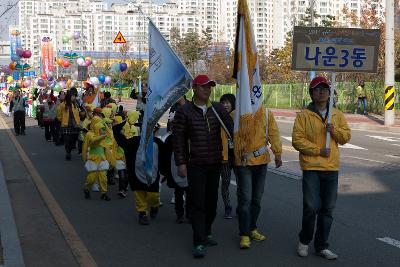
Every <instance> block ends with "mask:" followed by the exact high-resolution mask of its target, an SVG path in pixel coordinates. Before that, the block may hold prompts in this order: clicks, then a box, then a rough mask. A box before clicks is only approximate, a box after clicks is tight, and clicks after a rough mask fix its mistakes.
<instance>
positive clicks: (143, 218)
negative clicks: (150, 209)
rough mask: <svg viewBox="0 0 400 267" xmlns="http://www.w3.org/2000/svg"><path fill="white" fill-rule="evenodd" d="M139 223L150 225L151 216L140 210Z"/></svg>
mask: <svg viewBox="0 0 400 267" xmlns="http://www.w3.org/2000/svg"><path fill="white" fill-rule="evenodd" d="M138 221H139V224H141V225H149V224H150V222H149V218H148V217H147V215H146V212H140V213H139V216H138Z"/></svg>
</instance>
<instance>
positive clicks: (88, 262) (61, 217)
mask: <svg viewBox="0 0 400 267" xmlns="http://www.w3.org/2000/svg"><path fill="white" fill-rule="evenodd" d="M0 120H1V123H2V124H3V127H4V129H6V131H7V134H8V136H9V138H10V139H11V142H12V143H13V144H14V146H15V148H16V149H17V152H18V154H19V156H20V158H21V160H22V162H23V163H24V165H25V167H26V169H27V170H28V172H29V174H30V176H31V177H32V181H33V182H34V184H35V186H36V188H37V189H38V191H39V193H40V195H41V196H42V199H43V201H44V202H45V204H46V205H47V208H48V209H49V211H50V213H51V215H52V216H53V218H54V220H55V222H56V223H57V225H58V227H59V229H60V230H61V233H62V234H63V236H64V238H65V240H66V242H67V244H68V246H69V247H70V248H71V251H72V254H73V255H74V257H75V260H76V261H77V263H78V264H79V265H80V266H82V267H97V264H96V262H95V260H94V258H93V257H92V255H91V254H90V252H89V250H88V249H87V248H86V246H85V244H84V243H83V241H82V240H81V239H80V237H79V235H78V233H77V232H76V231H75V229H74V227H73V226H72V224H71V223H70V221H69V220H68V218H67V216H66V215H65V214H64V212H63V210H62V209H61V207H60V206H59V205H58V203H57V201H56V199H55V198H54V196H53V194H52V193H51V192H50V190H49V189H48V188H47V186H46V184H45V182H44V181H43V179H42V177H41V176H40V174H39V172H38V171H37V169H36V168H35V166H34V165H33V163H32V161H31V160H30V159H29V157H28V156H27V154H26V153H25V151H24V149H23V148H22V146H21V145H20V143H19V142H18V140H17V139H16V138H15V136H14V134H13V133H12V132H11V130H10V128H9V127H8V125H7V123H6V122H5V120H4V119H3V118H2V117H1V116H0Z"/></svg>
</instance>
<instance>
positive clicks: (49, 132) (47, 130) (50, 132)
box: [43, 121, 57, 142]
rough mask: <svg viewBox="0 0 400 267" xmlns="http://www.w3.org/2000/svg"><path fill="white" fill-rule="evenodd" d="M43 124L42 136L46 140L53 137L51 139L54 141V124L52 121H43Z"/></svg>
mask: <svg viewBox="0 0 400 267" xmlns="http://www.w3.org/2000/svg"><path fill="white" fill-rule="evenodd" d="M43 124H44V137H45V138H46V140H51V139H52V138H53V141H54V142H55V141H56V139H57V137H56V129H55V126H54V121H43Z"/></svg>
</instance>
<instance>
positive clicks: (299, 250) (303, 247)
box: [297, 242, 308, 257]
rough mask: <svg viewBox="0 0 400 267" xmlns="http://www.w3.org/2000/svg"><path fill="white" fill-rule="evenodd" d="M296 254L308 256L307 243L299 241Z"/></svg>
mask: <svg viewBox="0 0 400 267" xmlns="http://www.w3.org/2000/svg"><path fill="white" fill-rule="evenodd" d="M297 254H298V255H299V256H300V257H307V256H308V245H304V244H303V243H301V242H299V245H298V246H297Z"/></svg>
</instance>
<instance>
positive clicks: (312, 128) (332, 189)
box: [292, 77, 351, 260]
mask: <svg viewBox="0 0 400 267" xmlns="http://www.w3.org/2000/svg"><path fill="white" fill-rule="evenodd" d="M309 90H310V95H311V99H312V102H311V103H310V104H309V105H308V107H307V109H305V110H304V111H302V112H301V113H299V114H298V115H297V117H296V120H295V123H294V126H293V136H292V143H293V147H294V148H295V149H296V150H298V151H299V152H300V154H299V159H300V167H301V169H302V171H303V180H302V188H303V220H302V228H301V232H300V234H299V239H300V241H299V244H298V248H297V253H298V255H299V256H301V257H305V256H307V255H308V244H309V243H310V242H311V240H312V239H313V236H314V227H315V221H316V220H317V230H316V232H315V236H314V248H315V250H316V252H317V253H318V254H319V255H320V256H321V257H323V258H326V259H330V260H332V259H336V258H337V257H338V256H337V255H336V254H335V253H333V252H332V251H331V250H329V249H328V238H329V233H330V229H331V225H332V221H333V217H332V212H333V209H334V207H335V203H336V198H337V189H338V171H339V148H338V145H339V144H340V145H344V144H345V143H347V142H348V141H349V140H350V138H351V132H350V129H349V127H348V125H347V122H346V119H345V117H344V115H343V113H342V112H340V111H339V110H338V109H336V108H333V110H332V123H330V124H328V123H327V117H328V112H329V111H328V109H329V104H328V102H329V92H330V90H331V89H330V82H329V81H328V80H327V79H326V78H324V77H316V78H314V79H313V80H312V81H311V83H310V86H309ZM327 131H329V132H330V136H331V137H330V140H329V143H330V148H326V146H325V143H326V133H327Z"/></svg>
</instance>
